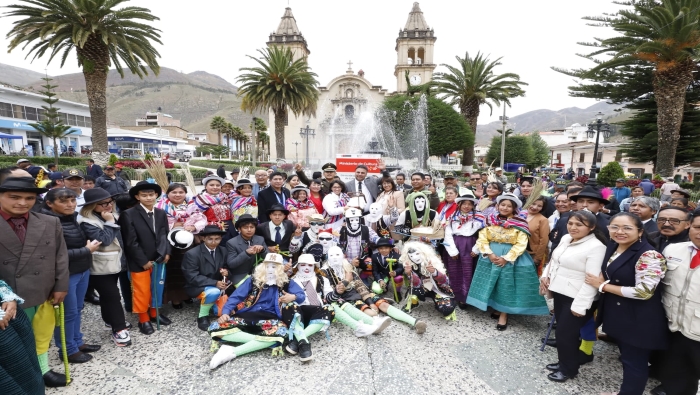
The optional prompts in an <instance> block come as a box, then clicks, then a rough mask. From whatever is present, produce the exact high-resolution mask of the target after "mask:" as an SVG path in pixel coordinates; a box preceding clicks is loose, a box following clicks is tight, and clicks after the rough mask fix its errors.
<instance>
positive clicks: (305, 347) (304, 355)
mask: <svg viewBox="0 0 700 395" xmlns="http://www.w3.org/2000/svg"><path fill="white" fill-rule="evenodd" d="M299 357H300V359H301V361H302V362H306V361H310V360H312V359H313V358H314V357H313V354H311V344H309V342H308V341H307V340H302V341H300V342H299Z"/></svg>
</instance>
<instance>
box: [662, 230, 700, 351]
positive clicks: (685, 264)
mask: <svg viewBox="0 0 700 395" xmlns="http://www.w3.org/2000/svg"><path fill="white" fill-rule="evenodd" d="M692 252H693V243H692V242H690V241H687V242H685V243H675V244H670V245H669V246H668V247H666V248H665V249H664V251H663V255H664V256H665V257H666V265H667V268H668V269H667V270H666V276H665V277H664V278H663V280H661V282H662V283H663V284H664V286H663V287H662V288H661V292H662V293H661V302H662V303H663V304H664V308H665V309H666V317H667V318H668V328H669V329H670V330H671V332H681V333H682V334H683V336H685V337H687V338H688V339H691V340H695V341H700V268H696V269H693V270H690V260H691V257H692Z"/></svg>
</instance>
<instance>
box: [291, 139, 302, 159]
mask: <svg viewBox="0 0 700 395" xmlns="http://www.w3.org/2000/svg"><path fill="white" fill-rule="evenodd" d="M292 144H294V156H295V157H296V162H297V163H299V144H301V143H300V142H298V141H295V142H293V143H292Z"/></svg>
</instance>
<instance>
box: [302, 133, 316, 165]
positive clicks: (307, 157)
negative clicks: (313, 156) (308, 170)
mask: <svg viewBox="0 0 700 395" xmlns="http://www.w3.org/2000/svg"><path fill="white" fill-rule="evenodd" d="M299 135H301V138H302V139H303V138H305V139H306V166H308V165H309V140H310V139H311V137H315V136H316V131H315V130H314V129H311V128H310V127H309V124H308V123H307V124H306V128H301V129H300V132H299Z"/></svg>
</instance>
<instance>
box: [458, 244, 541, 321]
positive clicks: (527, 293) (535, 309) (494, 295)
mask: <svg viewBox="0 0 700 395" xmlns="http://www.w3.org/2000/svg"><path fill="white" fill-rule="evenodd" d="M490 247H491V251H493V253H494V254H496V255H498V256H503V255H505V254H507V253H508V251H510V249H511V247H512V245H511V244H505V243H495V242H492V243H491V244H490ZM539 288H540V281H539V278H538V277H537V270H536V269H535V263H534V261H533V260H532V257H531V256H530V254H528V253H527V252H525V253H523V254H522V255H520V257H518V259H516V261H515V263H514V264H511V263H506V265H505V266H503V267H498V266H496V265H494V264H493V263H492V262H491V261H490V260H489V259H488V258H484V257H481V258H479V262H478V264H477V265H476V271H475V272H474V279H473V280H472V284H471V287H470V288H469V295H468V296H467V304H470V305H472V306H474V307H476V308H479V309H481V310H484V311H486V309H487V307H491V308H493V309H495V310H498V311H500V312H503V313H507V314H523V315H548V314H549V309H548V308H547V303H546V302H545V300H544V297H543V296H542V295H540V293H539Z"/></svg>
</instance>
